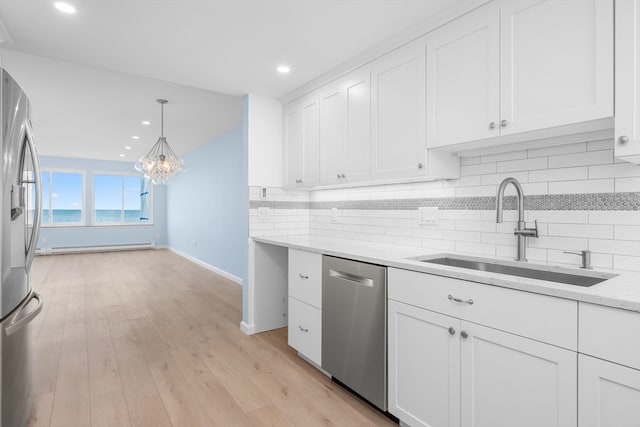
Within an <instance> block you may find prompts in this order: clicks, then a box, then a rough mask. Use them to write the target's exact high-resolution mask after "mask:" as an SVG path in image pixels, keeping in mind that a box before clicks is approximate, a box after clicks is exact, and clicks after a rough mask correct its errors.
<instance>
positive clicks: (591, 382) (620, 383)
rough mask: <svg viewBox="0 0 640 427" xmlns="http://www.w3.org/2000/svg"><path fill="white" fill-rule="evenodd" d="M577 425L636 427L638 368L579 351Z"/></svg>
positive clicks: (639, 418) (638, 417)
mask: <svg viewBox="0 0 640 427" xmlns="http://www.w3.org/2000/svg"><path fill="white" fill-rule="evenodd" d="M578 384H579V387H578V395H579V396H580V401H579V404H578V421H579V423H580V427H608V426H615V427H637V426H640V371H639V370H637V369H632V368H628V367H626V366H622V365H618V364H616V363H612V362H608V361H606V360H601V359H596V358H595V357H590V356H586V355H584V354H581V355H580V356H579V358H578Z"/></svg>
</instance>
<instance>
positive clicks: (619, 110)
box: [615, 0, 640, 164]
mask: <svg viewBox="0 0 640 427" xmlns="http://www.w3.org/2000/svg"><path fill="white" fill-rule="evenodd" d="M615 57H616V67H615V68H616V90H615V93H616V123H615V155H616V157H619V158H621V159H623V160H626V161H628V162H632V163H636V164H640V1H639V0H618V1H616V56H615Z"/></svg>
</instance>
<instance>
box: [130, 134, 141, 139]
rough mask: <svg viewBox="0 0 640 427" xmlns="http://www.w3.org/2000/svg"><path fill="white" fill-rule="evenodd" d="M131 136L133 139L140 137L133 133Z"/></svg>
mask: <svg viewBox="0 0 640 427" xmlns="http://www.w3.org/2000/svg"><path fill="white" fill-rule="evenodd" d="M131 138H133V139H140V137H139V136H138V135H133V136H132V137H131Z"/></svg>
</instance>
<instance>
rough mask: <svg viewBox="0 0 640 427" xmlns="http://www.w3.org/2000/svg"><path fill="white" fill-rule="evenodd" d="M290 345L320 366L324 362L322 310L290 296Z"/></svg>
mask: <svg viewBox="0 0 640 427" xmlns="http://www.w3.org/2000/svg"><path fill="white" fill-rule="evenodd" d="M288 333H289V338H288V341H289V345H290V346H291V347H293V348H295V349H296V350H298V351H299V352H300V353H301V354H302V355H304V356H305V357H306V358H308V359H309V360H311V361H312V362H313V363H315V364H316V365H318V366H320V365H321V362H322V312H321V311H320V310H319V309H317V308H315V307H312V306H310V305H309V304H305V303H304V302H301V301H298V300H297V299H295V298H289V331H288Z"/></svg>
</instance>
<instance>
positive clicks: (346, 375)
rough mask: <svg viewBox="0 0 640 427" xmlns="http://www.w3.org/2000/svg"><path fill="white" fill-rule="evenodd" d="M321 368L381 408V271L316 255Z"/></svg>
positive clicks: (383, 301) (383, 332) (383, 369)
mask: <svg viewBox="0 0 640 427" xmlns="http://www.w3.org/2000/svg"><path fill="white" fill-rule="evenodd" d="M322 369H324V370H325V371H327V372H328V373H330V374H331V376H332V377H333V378H334V379H336V380H338V381H339V382H341V383H342V384H344V385H345V386H347V387H348V388H350V389H351V390H353V391H355V392H356V393H358V394H359V395H360V396H362V397H363V398H365V399H366V400H368V401H369V402H370V403H372V404H373V405H375V406H377V407H378V408H380V409H381V410H383V411H386V410H387V269H386V267H381V266H379V265H374V264H366V263H362V262H357V261H352V260H347V259H342V258H335V257H330V256H326V255H325V256H323V257H322Z"/></svg>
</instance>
